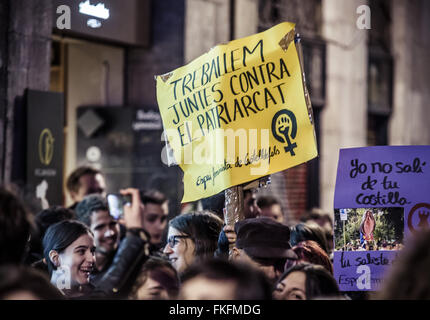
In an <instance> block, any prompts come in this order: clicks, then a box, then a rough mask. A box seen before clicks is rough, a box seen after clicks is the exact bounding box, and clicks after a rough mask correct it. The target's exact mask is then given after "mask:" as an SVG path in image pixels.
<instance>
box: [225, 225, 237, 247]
mask: <svg viewBox="0 0 430 320" xmlns="http://www.w3.org/2000/svg"><path fill="white" fill-rule="evenodd" d="M223 230H224V233H225V236H226V237H227V239H228V243H229V244H230V245H231V244H234V243H236V232H234V227H233V226H229V225H226V226H224V228H223Z"/></svg>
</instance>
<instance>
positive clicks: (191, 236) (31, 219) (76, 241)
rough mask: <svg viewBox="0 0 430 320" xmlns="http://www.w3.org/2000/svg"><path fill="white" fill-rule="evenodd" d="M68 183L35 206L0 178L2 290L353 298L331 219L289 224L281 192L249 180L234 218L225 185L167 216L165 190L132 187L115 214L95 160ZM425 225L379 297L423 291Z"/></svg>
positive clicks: (8, 293) (19, 295) (31, 296)
mask: <svg viewBox="0 0 430 320" xmlns="http://www.w3.org/2000/svg"><path fill="white" fill-rule="evenodd" d="M66 186H67V191H68V192H69V194H70V196H71V199H72V200H73V205H72V206H70V207H68V208H66V207H60V206H53V207H50V208H48V209H45V210H42V211H40V212H31V211H29V210H28V208H27V206H26V203H25V201H23V200H22V199H21V198H20V197H19V196H18V195H17V194H16V193H15V192H14V191H13V190H11V189H10V188H8V187H6V186H3V187H0V299H12V300H13V299H24V300H44V299H132V300H152V299H169V300H170V299H186V300H188V299H191V300H192V299H211V300H212V299H213V300H218V299H223V300H224V299H231V300H244V299H245V300H271V299H277V300H310V299H351V298H352V299H353V298H354V295H349V294H348V293H347V292H341V291H340V290H339V287H338V285H337V282H336V280H335V278H334V273H333V223H332V220H331V216H330V214H328V213H324V212H322V211H321V210H312V211H311V212H308V213H306V214H304V215H303V217H302V221H301V222H300V223H296V224H293V225H289V224H287V222H286V220H285V215H284V213H283V211H282V207H281V205H280V202H279V201H278V200H277V199H276V198H274V197H269V196H260V197H258V192H256V190H245V191H244V197H243V198H244V207H243V208H242V209H243V213H244V217H245V219H243V220H240V221H238V222H236V223H235V224H234V225H226V224H225V223H224V221H225V220H224V211H225V210H224V202H225V201H224V200H225V199H224V195H223V193H220V194H218V195H216V196H213V197H210V198H207V199H203V200H202V201H201V204H202V206H203V210H201V211H194V212H187V213H178V214H176V215H175V217H174V218H172V219H171V220H170V221H168V217H169V212H168V211H169V209H168V201H169V200H168V198H167V197H166V196H165V195H164V194H163V193H161V192H160V191H156V190H138V189H136V188H127V189H123V190H120V193H121V194H122V195H124V196H128V197H129V198H130V199H131V201H130V203H127V204H125V205H124V207H123V210H124V213H123V216H121V217H114V216H113V215H112V214H111V212H110V209H109V206H108V203H107V200H106V194H105V190H106V184H105V181H104V177H103V174H102V172H100V171H99V170H96V169H93V168H90V167H79V168H77V169H76V170H75V171H74V172H73V173H72V174H71V175H70V176H69V178H68V180H67V184H66ZM429 233H430V231H427V232H424V233H423V234H422V235H420V237H417V240H416V242H417V244H415V245H413V246H411V247H410V248H405V250H403V251H405V254H404V256H402V257H401V258H400V259H399V262H398V263H396V265H395V267H394V270H393V272H392V274H391V275H390V277H389V279H388V280H387V284H386V286H385V287H384V289H383V290H381V293H380V294H379V295H378V296H377V297H378V298H381V299H391V298H394V299H395V298H401V299H414V298H421V299H422V298H430V285H429V283H430V282H428V281H427V282H425V283H423V282H422V281H421V280H420V279H421V278H420V277H424V278H428V277H429V276H430V273H429V272H428V271H427V270H428V266H429V263H428V260H429V257H430V255H428V250H427V249H426V248H427V247H426V245H427V244H428V243H429V241H430V235H429ZM426 241H427V242H426ZM417 250H421V251H420V252H417ZM418 261H419V262H418ZM406 270H407V271H406ZM414 271H416V272H414ZM424 274H425V275H424ZM399 280H401V282H402V284H399V283H398V282H399ZM396 286H401V287H403V288H402V290H404V291H403V292H402V293H400V292H398V290H396ZM394 292H395V294H394Z"/></svg>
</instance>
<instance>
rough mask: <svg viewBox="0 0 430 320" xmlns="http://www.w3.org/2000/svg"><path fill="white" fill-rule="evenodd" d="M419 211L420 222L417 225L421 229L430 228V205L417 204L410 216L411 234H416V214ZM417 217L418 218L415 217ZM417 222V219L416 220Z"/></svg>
mask: <svg viewBox="0 0 430 320" xmlns="http://www.w3.org/2000/svg"><path fill="white" fill-rule="evenodd" d="M417 210H418V218H419V222H418V224H416V226H417V227H419V229H425V228H428V227H429V223H428V218H429V216H430V204H428V203H418V204H416V205H415V206H414V207H413V208H412V209H411V211H409V215H408V227H409V230H410V231H411V232H416V231H417V229H416V228H414V222H413V220H414V219H413V218H414V216H415V215H414V214H415V212H417ZM415 217H416V216H415ZM415 220H416V219H415Z"/></svg>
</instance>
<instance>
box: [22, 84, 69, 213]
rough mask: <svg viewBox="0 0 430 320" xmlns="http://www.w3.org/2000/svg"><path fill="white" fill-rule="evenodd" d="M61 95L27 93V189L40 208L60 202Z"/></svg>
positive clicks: (61, 153)
mask: <svg viewBox="0 0 430 320" xmlns="http://www.w3.org/2000/svg"><path fill="white" fill-rule="evenodd" d="M63 112H64V111H63V94H61V93H54V92H44V91H34V90H28V92H27V186H28V187H29V188H30V190H33V196H34V197H35V198H37V199H38V200H39V201H40V204H41V208H43V209H46V208H49V207H50V206H52V205H62V203H63V194H62V190H63V140H64V137H63V119H64V115H63Z"/></svg>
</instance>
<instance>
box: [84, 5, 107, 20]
mask: <svg viewBox="0 0 430 320" xmlns="http://www.w3.org/2000/svg"><path fill="white" fill-rule="evenodd" d="M79 12H80V13H82V14H86V15H88V16H93V17H96V18H100V19H105V20H106V19H108V18H109V16H110V15H109V9H107V8H106V7H105V5H104V3H98V4H97V5H92V4H91V3H90V0H87V1H85V2H81V3H80V4H79Z"/></svg>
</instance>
